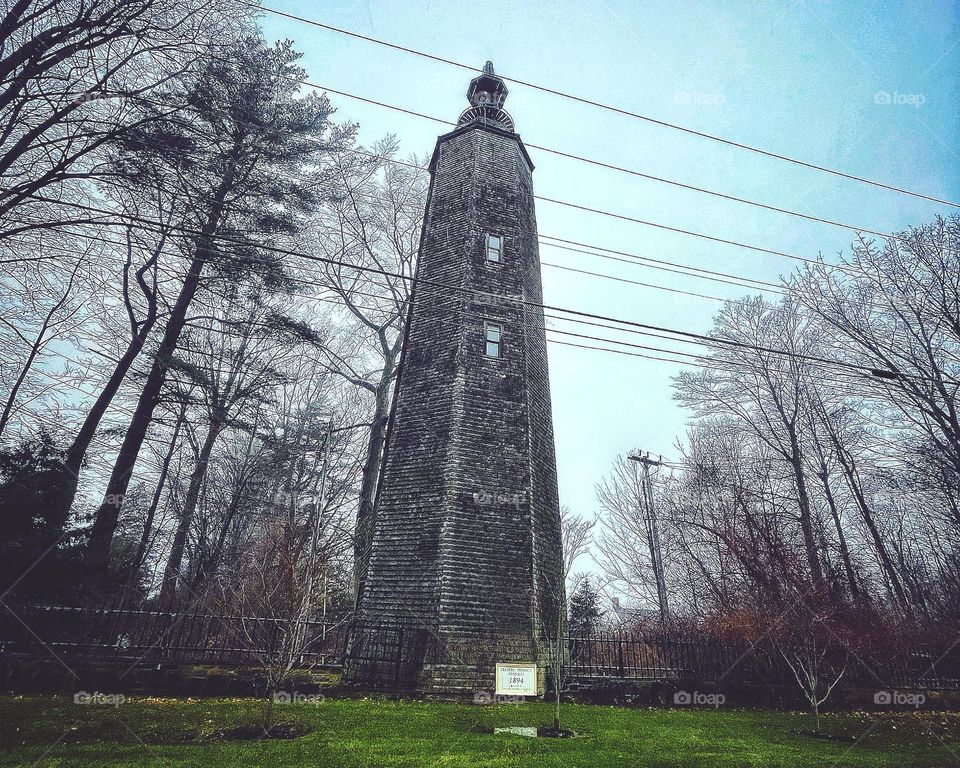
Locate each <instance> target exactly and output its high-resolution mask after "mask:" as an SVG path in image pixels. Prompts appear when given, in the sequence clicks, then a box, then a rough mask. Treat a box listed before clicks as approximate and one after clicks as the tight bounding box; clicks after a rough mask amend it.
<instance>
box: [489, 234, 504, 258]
mask: <svg viewBox="0 0 960 768" xmlns="http://www.w3.org/2000/svg"><path fill="white" fill-rule="evenodd" d="M502 258H503V238H502V237H501V236H500V235H487V261H489V262H492V263H494V264H499V263H500V261H501V260H502Z"/></svg>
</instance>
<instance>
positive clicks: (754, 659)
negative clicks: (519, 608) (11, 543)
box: [0, 603, 960, 690]
mask: <svg viewBox="0 0 960 768" xmlns="http://www.w3.org/2000/svg"><path fill="white" fill-rule="evenodd" d="M349 629H350V627H349V624H348V622H347V620H346V619H344V620H340V621H337V622H321V621H304V622H297V623H294V624H289V623H287V622H284V621H282V620H280V619H277V618H266V617H255V616H241V615H220V614H211V613H204V612H201V611H199V610H194V611H185V612H164V611H155V610H149V609H142V608H90V607H71V606H58V605H37V604H20V605H17V604H14V605H11V606H7V605H6V604H3V603H0V658H2V657H4V656H8V657H10V656H19V657H42V656H44V655H47V654H49V653H50V652H53V653H55V654H56V655H58V656H61V657H63V658H73V659H78V660H89V661H123V662H126V663H129V664H158V663H166V664H205V665H218V666H236V667H243V666H257V665H261V664H263V663H264V662H265V661H266V660H267V659H270V658H271V657H272V655H276V654H278V653H281V652H282V651H283V649H284V648H289V647H290V646H289V635H290V633H296V636H297V642H296V644H295V647H296V648H297V650H298V653H297V654H296V657H295V658H294V660H293V661H294V665H295V666H297V667H300V668H312V667H317V666H323V667H332V668H344V666H346V670H345V671H346V672H347V673H348V675H350V674H353V675H354V676H355V677H359V678H360V679H367V680H371V681H378V683H379V684H380V685H382V686H383V687H388V688H396V689H403V688H409V687H411V685H412V683H413V681H414V680H415V679H416V676H417V673H418V671H419V669H420V666H421V665H422V664H423V662H424V659H425V658H428V657H429V659H430V662H431V663H432V664H436V665H443V664H445V663H447V662H448V661H455V659H453V658H451V659H447V658H445V656H446V655H448V654H447V651H446V650H445V648H444V646H443V644H442V643H439V642H437V639H436V635H435V633H432V632H430V631H429V630H428V629H427V628H425V627H422V626H416V625H404V624H398V623H370V622H366V623H363V624H357V625H355V626H354V632H353V635H352V636H353V640H351V635H350V632H349ZM360 630H362V631H360ZM565 643H566V658H565V666H566V675H565V677H566V678H567V679H568V680H569V681H570V682H571V683H573V684H574V685H578V684H579V685H596V684H603V683H606V682H617V681H637V682H639V681H654V680H656V681H669V680H678V681H679V680H691V681H693V680H695V681H704V682H711V681H712V682H717V681H725V682H727V683H731V684H733V683H743V682H748V683H781V682H788V681H790V680H791V679H792V673H791V671H790V670H789V667H787V665H786V664H785V663H783V662H782V660H778V659H777V657H776V654H771V653H770V652H769V649H768V652H766V653H765V654H764V653H760V652H755V651H754V649H752V648H751V647H750V646H749V645H747V644H746V643H736V642H729V641H725V640H721V639H718V638H716V637H712V636H710V635H707V634H705V633H698V632H696V631H690V630H685V631H676V630H657V631H647V632H597V633H592V634H590V635H586V636H584V635H574V636H570V637H567V638H565ZM503 650H504V649H503V648H500V647H498V646H496V644H492V645H490V647H489V648H486V650H485V652H484V653H482V654H481V656H482V657H483V658H484V659H486V661H485V662H484V663H486V662H490V663H491V664H492V662H493V661H495V659H494V658H493V657H494V656H498V654H500V652H501V651H503ZM834 652H835V653H837V654H846V651H844V650H843V649H841V648H837V649H834ZM500 655H502V654H500ZM487 657H489V658H487ZM505 658H506V657H505ZM511 658H512V657H511ZM478 673H479V670H478ZM845 679H846V681H847V682H848V683H851V684H863V685H867V686H869V687H877V686H881V685H882V686H893V687H899V688H930V689H942V690H960V647H957V648H953V649H950V648H945V649H937V648H914V649H911V650H909V651H904V652H901V653H897V654H886V655H884V656H882V657H880V658H879V659H873V660H871V659H869V658H867V659H861V658H859V657H857V656H855V655H851V656H850V659H849V662H848V670H847V673H846V678H845Z"/></svg>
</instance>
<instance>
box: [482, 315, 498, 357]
mask: <svg viewBox="0 0 960 768" xmlns="http://www.w3.org/2000/svg"><path fill="white" fill-rule="evenodd" d="M502 332H503V328H502V327H501V326H500V325H498V324H497V323H484V324H483V339H484V353H485V354H486V356H487V357H500V356H501V355H500V335H501V333H502Z"/></svg>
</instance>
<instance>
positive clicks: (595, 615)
mask: <svg viewBox="0 0 960 768" xmlns="http://www.w3.org/2000/svg"><path fill="white" fill-rule="evenodd" d="M603 614H604V611H602V610H601V609H600V593H599V591H598V590H597V589H596V587H594V586H593V583H592V582H591V581H590V577H589V576H587V577H585V578H584V579H583V580H582V581H581V582H580V584H579V585H578V586H577V588H576V589H575V590H574V592H573V594H572V595H571V596H570V622H569V627H570V634H571V635H573V636H576V637H588V636H590V635H593V634H595V633H596V632H597V630H598V629H599V628H600V620H601V619H602V618H603Z"/></svg>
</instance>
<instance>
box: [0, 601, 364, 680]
mask: <svg viewBox="0 0 960 768" xmlns="http://www.w3.org/2000/svg"><path fill="white" fill-rule="evenodd" d="M4 614H6V615H4ZM294 632H295V633H297V634H298V637H299V638H300V639H299V640H298V642H297V644H296V648H297V649H298V653H297V659H296V660H295V661H296V664H297V666H301V667H312V666H318V665H320V666H327V665H336V664H339V663H340V661H341V659H342V649H343V647H344V642H345V637H346V625H345V623H344V622H339V623H334V622H319V621H303V622H296V623H287V622H284V621H281V620H279V619H275V618H264V617H256V616H241V615H217V614H210V613H202V612H180V613H171V612H165V611H153V610H142V609H129V608H77V607H72V606H60V605H13V606H2V607H0V656H2V655H12V654H16V655H40V654H43V653H44V652H48V651H47V649H49V651H53V652H54V653H56V654H57V655H61V656H64V657H70V658H79V659H86V660H91V661H95V660H104V661H129V662H132V663H151V662H152V663H159V662H167V663H180V664H215V665H224V666H252V665H259V664H262V663H263V661H264V660H265V659H267V658H269V657H270V656H271V655H272V654H274V655H275V654H277V653H279V652H281V650H282V649H283V648H284V647H285V646H284V641H285V639H286V633H294Z"/></svg>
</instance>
